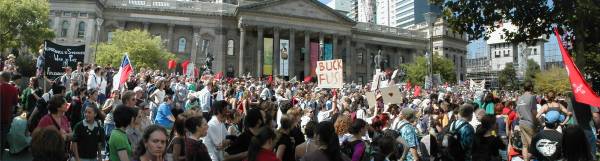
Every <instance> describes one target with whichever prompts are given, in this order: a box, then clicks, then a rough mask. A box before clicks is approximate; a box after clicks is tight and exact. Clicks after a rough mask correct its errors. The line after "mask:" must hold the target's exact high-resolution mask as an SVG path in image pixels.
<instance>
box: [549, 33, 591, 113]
mask: <svg viewBox="0 0 600 161" xmlns="http://www.w3.org/2000/svg"><path fill="white" fill-rule="evenodd" d="M554 34H555V35H556V39H557V40H558V46H559V47H560V53H561V54H562V58H563V61H564V63H565V69H566V70H567V74H568V75H569V80H570V81H571V90H573V95H574V96H575V100H576V101H577V102H580V103H585V104H588V105H591V106H596V107H600V97H598V95H596V93H594V91H593V90H592V88H590V85H588V84H587V83H586V82H585V79H583V76H581V72H579V69H578V68H577V66H575V64H574V63H573V60H572V59H571V57H569V52H568V51H567V49H565V47H564V46H563V43H562V40H561V39H560V34H558V29H557V28H554Z"/></svg>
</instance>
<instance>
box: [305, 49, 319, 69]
mask: <svg viewBox="0 0 600 161" xmlns="http://www.w3.org/2000/svg"><path fill="white" fill-rule="evenodd" d="M318 60H319V43H316V42H311V43H310V75H311V76H314V75H315V74H316V73H315V69H316V68H317V61H318ZM305 61H306V60H305Z"/></svg>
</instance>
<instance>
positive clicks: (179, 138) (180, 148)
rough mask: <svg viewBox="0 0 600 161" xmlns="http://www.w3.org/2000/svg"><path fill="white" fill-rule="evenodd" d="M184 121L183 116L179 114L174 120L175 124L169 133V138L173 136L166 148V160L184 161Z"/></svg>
mask: <svg viewBox="0 0 600 161" xmlns="http://www.w3.org/2000/svg"><path fill="white" fill-rule="evenodd" d="M185 121H186V118H185V116H184V114H179V116H177V119H175V123H174V124H173V130H172V131H171V136H173V138H171V141H170V142H169V144H168V146H167V160H170V159H171V160H170V161H181V160H185V150H184V148H185V144H184V140H185V137H186V133H185ZM169 155H171V156H169Z"/></svg>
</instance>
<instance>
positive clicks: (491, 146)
mask: <svg viewBox="0 0 600 161" xmlns="http://www.w3.org/2000/svg"><path fill="white" fill-rule="evenodd" d="M497 127H498V125H497V124H496V117H494V115H491V114H488V115H485V116H484V117H483V118H482V119H481V124H480V125H479V126H477V130H475V138H474V142H473V160H486V161H488V160H489V161H499V160H500V154H499V150H501V149H504V148H505V147H506V145H504V142H502V140H501V139H500V136H497V135H496V134H495V130H496V129H497Z"/></svg>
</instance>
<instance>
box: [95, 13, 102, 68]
mask: <svg viewBox="0 0 600 161" xmlns="http://www.w3.org/2000/svg"><path fill="white" fill-rule="evenodd" d="M102 22H104V19H102V18H100V17H98V18H96V50H95V51H94V63H96V54H97V53H98V40H99V37H98V35H99V33H100V29H101V28H100V27H102Z"/></svg>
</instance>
